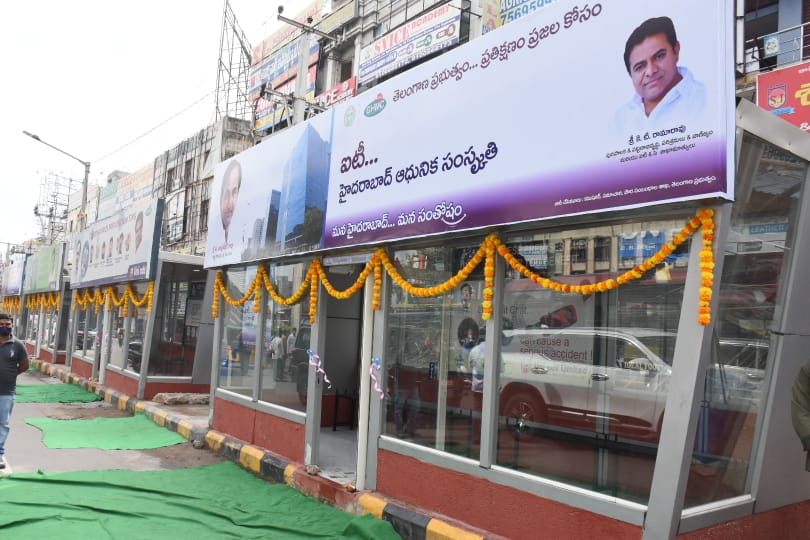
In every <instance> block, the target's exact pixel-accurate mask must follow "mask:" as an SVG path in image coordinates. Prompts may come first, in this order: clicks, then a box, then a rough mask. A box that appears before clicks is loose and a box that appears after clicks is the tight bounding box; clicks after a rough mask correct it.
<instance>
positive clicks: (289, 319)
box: [259, 263, 310, 411]
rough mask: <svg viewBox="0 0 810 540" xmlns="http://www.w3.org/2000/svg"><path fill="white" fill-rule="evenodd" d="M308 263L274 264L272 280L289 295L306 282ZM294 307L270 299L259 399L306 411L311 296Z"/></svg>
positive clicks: (283, 292)
mask: <svg viewBox="0 0 810 540" xmlns="http://www.w3.org/2000/svg"><path fill="white" fill-rule="evenodd" d="M307 269H308V265H306V264H303V263H298V264H288V265H273V266H271V267H270V269H269V272H270V279H271V281H272V282H273V284H274V285H275V287H276V290H277V291H278V293H279V294H280V295H281V296H282V297H284V298H288V297H290V296H292V294H293V293H294V292H295V290H296V289H297V287H298V285H299V284H301V283H302V282H303V281H304V278H305V276H306V272H307ZM306 298H307V300H306V301H305V302H301V303H298V304H296V305H294V306H284V305H281V304H277V303H275V302H273V301H268V302H267V311H266V313H265V322H264V324H265V328H264V347H263V348H262V354H261V369H262V379H261V390H260V397H259V399H260V401H265V402H269V403H274V404H276V405H281V406H283V407H287V408H290V409H294V410H298V411H305V410H306V403H307V375H308V370H307V367H308V364H309V355H308V354H307V350H308V349H309V347H310V345H309V338H310V326H309V299H308V298H309V297H308V296H307V297H306Z"/></svg>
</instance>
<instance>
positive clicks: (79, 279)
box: [70, 199, 163, 289]
mask: <svg viewBox="0 0 810 540" xmlns="http://www.w3.org/2000/svg"><path fill="white" fill-rule="evenodd" d="M162 217H163V199H157V200H154V201H147V202H142V203H140V204H136V205H132V206H129V207H127V208H124V209H122V210H120V211H119V212H117V213H116V214H115V215H113V216H111V217H109V218H107V219H104V220H101V221H97V222H95V223H93V224H92V225H90V226H89V227H88V228H87V229H85V230H83V231H81V232H79V233H76V234H74V235H73V238H72V239H71V245H72V249H73V251H72V255H71V256H72V257H73V261H71V263H72V264H71V273H70V287H71V289H79V288H82V287H91V286H97V285H106V284H110V283H123V282H127V281H144V280H152V279H154V278H155V268H156V266H157V253H158V247H159V245H160V227H161V224H162Z"/></svg>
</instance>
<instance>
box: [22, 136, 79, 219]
mask: <svg viewBox="0 0 810 540" xmlns="http://www.w3.org/2000/svg"><path fill="white" fill-rule="evenodd" d="M23 135H27V136H29V137H31V138H32V139H34V140H35V141H39V142H41V143H42V144H44V145H45V146H49V147H51V148H53V149H54V150H56V151H57V152H60V153H62V154H65V155H66V156H67V157H69V158H73V159H75V160H76V161H78V162H79V163H81V164H82V165H84V181H83V182H82V207H81V220H79V224H80V226H81V227H80V229H84V225H85V223H87V184H88V182H89V181H90V162H89V161H84V160H83V159H79V158H77V157H76V156H74V155H73V154H70V153H68V152H65V151H64V150H62V149H61V148H57V147H56V146H54V145H52V144H51V143H48V142H45V141H43V140H42V139H40V138H39V135H35V134H33V133H29V132H27V131H25V130H23Z"/></svg>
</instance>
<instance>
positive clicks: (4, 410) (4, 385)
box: [0, 313, 28, 473]
mask: <svg viewBox="0 0 810 540" xmlns="http://www.w3.org/2000/svg"><path fill="white" fill-rule="evenodd" d="M11 326H12V322H11V316H9V315H8V314H6V313H0V473H3V472H4V471H5V469H6V468H7V467H8V463H7V462H6V440H7V439H8V431H9V424H10V419H11V411H12V409H14V394H15V391H16V389H17V375H19V374H20V373H24V372H25V371H27V370H28V352H26V350H25V346H23V344H22V342H21V341H20V340H18V339H17V338H15V337H14V336H12V335H11Z"/></svg>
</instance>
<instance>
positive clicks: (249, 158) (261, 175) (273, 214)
mask: <svg viewBox="0 0 810 540" xmlns="http://www.w3.org/2000/svg"><path fill="white" fill-rule="evenodd" d="M331 119H332V117H331V114H329V113H324V114H320V115H317V116H315V117H314V118H312V119H311V120H309V121H307V122H301V123H299V124H296V125H294V126H292V127H290V128H288V129H285V130H284V131H280V132H279V133H277V134H275V135H273V136H272V137H270V138H268V139H267V140H265V141H263V142H262V143H260V144H258V145H257V146H254V147H253V148H250V149H249V150H246V151H244V152H242V153H240V154H238V155H237V156H235V157H233V158H231V159H229V160H227V161H224V162H222V163H220V164H219V165H217V167H216V170H215V174H214V181H213V183H212V186H211V206H210V209H209V211H208V236H207V240H206V247H205V267H206V268H210V267H219V266H224V265H228V264H234V263H239V262H246V261H252V260H258V259H263V258H267V257H272V256H275V255H284V254H289V253H299V252H304V251H311V250H314V249H318V248H320V245H321V238H322V234H323V221H324V211H325V209H326V191H327V182H328V180H329V177H328V174H329V146H330V130H331V123H332V122H331Z"/></svg>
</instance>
